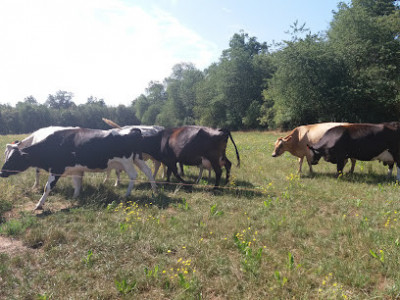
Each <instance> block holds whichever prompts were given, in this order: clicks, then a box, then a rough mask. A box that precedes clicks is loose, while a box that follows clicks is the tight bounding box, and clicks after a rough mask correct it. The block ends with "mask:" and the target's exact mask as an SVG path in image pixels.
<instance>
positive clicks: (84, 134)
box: [0, 120, 400, 209]
mask: <svg viewBox="0 0 400 300" xmlns="http://www.w3.org/2000/svg"><path fill="white" fill-rule="evenodd" d="M105 121H106V123H108V124H109V125H111V126H112V127H114V128H113V129H110V130H100V129H88V128H81V127H59V126H57V127H56V126H51V127H46V128H42V129H39V130H37V131H35V132H34V133H32V134H31V135H30V136H28V137H27V138H25V139H24V140H22V141H20V142H19V141H16V142H14V143H13V144H7V146H6V150H5V163H4V165H3V167H2V169H1V172H0V177H8V176H10V175H14V174H18V173H20V172H23V171H25V170H26V169H28V168H29V167H35V168H36V170H37V171H36V178H35V184H34V187H37V186H38V184H39V172H40V171H39V170H40V169H42V170H45V171H47V172H49V177H48V181H47V183H46V185H45V188H44V193H43V195H42V197H41V198H40V200H39V202H38V203H37V205H36V209H42V208H43V205H44V203H45V200H46V198H47V197H48V195H49V193H50V191H51V190H52V189H53V188H54V186H55V185H56V183H57V181H58V180H59V178H60V177H61V176H71V177H72V179H73V185H74V197H77V196H78V195H79V193H80V189H81V186H82V178H83V175H84V173H85V172H107V177H106V179H105V180H107V178H108V175H109V173H110V171H111V170H113V169H114V170H116V173H117V182H116V185H117V184H118V183H119V173H120V172H121V171H125V172H126V173H127V174H128V176H129V179H130V181H129V185H128V188H127V191H126V195H127V196H129V195H130V193H131V190H132V188H133V185H134V181H135V179H136V177H137V171H136V169H135V166H136V167H138V168H139V169H140V170H141V171H142V172H143V173H144V174H145V175H146V176H147V178H148V179H149V182H150V184H151V187H152V189H153V191H156V190H157V187H156V184H155V180H154V178H155V176H156V174H157V171H158V169H159V168H160V166H161V165H162V164H163V165H164V168H166V170H167V172H166V176H167V181H169V180H170V176H171V173H173V174H174V175H175V177H176V178H177V179H178V180H179V181H180V182H182V183H186V181H185V180H184V179H183V178H182V176H181V175H183V165H194V166H198V167H199V168H200V173H199V177H198V179H197V180H196V182H198V181H199V179H200V178H201V176H202V171H203V168H206V169H208V170H210V171H211V170H213V171H214V172H215V187H218V186H219V184H220V180H221V175H222V168H223V167H224V168H225V170H226V182H228V181H229V176H230V169H231V165H232V163H231V162H230V161H229V159H228V158H227V157H226V147H227V142H228V139H229V138H230V140H231V141H232V143H233V146H234V148H235V151H236V157H237V161H238V165H239V164H240V157H239V152H238V150H237V147H236V144H235V142H234V140H233V138H232V135H231V133H230V131H229V130H226V129H213V128H209V127H203V126H182V127H178V128H164V127H161V126H124V127H119V126H118V125H116V124H115V123H113V122H112V121H109V120H105ZM285 151H288V152H290V153H291V154H292V155H294V156H297V157H298V158H299V169H298V171H299V173H301V169H302V163H303V159H304V157H306V159H307V162H308V165H309V168H310V172H312V171H313V170H312V165H315V164H317V163H318V161H319V160H320V158H321V157H323V158H324V159H325V160H326V161H328V162H331V163H334V164H336V165H337V175H340V174H342V173H343V168H344V165H345V164H346V162H347V160H348V159H350V160H351V162H352V165H351V170H350V172H353V171H354V166H355V163H356V160H363V161H369V160H375V159H376V160H380V161H382V162H383V163H384V164H387V165H388V166H389V171H388V175H391V174H392V170H393V166H394V163H396V165H397V168H398V170H397V171H398V172H397V180H400V170H399V163H400V122H390V123H381V124H352V123H319V124H311V125H303V126H299V127H296V128H295V129H293V130H292V131H291V132H290V133H289V134H288V135H287V136H286V137H281V138H278V139H277V141H276V142H275V147H274V151H273V153H272V156H273V157H278V156H280V155H282V154H283V153H284V152H285ZM146 159H152V160H153V161H154V173H152V172H151V170H150V168H149V167H148V165H147V164H146V163H145V162H144V160H146ZM177 165H179V166H180V169H181V173H179V172H178V167H177Z"/></svg>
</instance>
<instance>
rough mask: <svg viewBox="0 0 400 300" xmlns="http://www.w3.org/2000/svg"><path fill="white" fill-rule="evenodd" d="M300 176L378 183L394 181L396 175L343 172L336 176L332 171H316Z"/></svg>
mask: <svg viewBox="0 0 400 300" xmlns="http://www.w3.org/2000/svg"><path fill="white" fill-rule="evenodd" d="M301 178H304V179H313V178H334V179H337V180H342V181H346V182H354V183H367V184H379V183H388V182H396V177H395V176H391V177H388V176H387V175H386V174H376V173H361V174H360V173H348V172H347V173H346V172H345V173H344V174H343V175H342V176H339V177H337V176H336V173H332V172H318V173H315V172H314V173H312V174H310V173H308V174H302V175H301Z"/></svg>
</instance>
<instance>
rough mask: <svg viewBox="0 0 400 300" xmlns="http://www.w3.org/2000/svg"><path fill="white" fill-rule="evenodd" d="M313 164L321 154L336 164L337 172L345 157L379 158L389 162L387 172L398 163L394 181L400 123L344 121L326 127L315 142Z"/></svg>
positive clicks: (399, 156) (398, 160)
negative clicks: (324, 131)
mask: <svg viewBox="0 0 400 300" xmlns="http://www.w3.org/2000/svg"><path fill="white" fill-rule="evenodd" d="M309 149H310V150H311V151H312V153H313V158H312V163H313V164H316V163H318V161H319V159H320V158H321V157H323V158H324V159H325V160H326V161H328V162H331V163H334V164H336V165H337V175H340V174H341V173H343V167H344V164H345V161H346V159H347V158H353V159H357V160H363V161H370V160H379V161H382V162H383V163H384V164H388V165H389V174H391V169H392V168H393V165H394V163H396V165H397V180H400V168H399V164H400V123H399V122H391V123H382V124H369V123H360V124H345V125H341V126H337V127H334V128H331V129H329V130H328V131H327V132H326V133H325V134H324V135H323V136H322V138H321V139H320V140H319V141H318V142H317V143H316V144H314V145H309Z"/></svg>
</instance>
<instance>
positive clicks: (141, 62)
mask: <svg viewBox="0 0 400 300" xmlns="http://www.w3.org/2000/svg"><path fill="white" fill-rule="evenodd" d="M0 30H1V31H0V41H1V45H2V46H1V47H0V66H1V69H0V82H1V87H0V103H5V102H9V103H12V104H14V103H15V102H17V101H21V100H23V98H24V97H26V96H29V95H33V96H34V97H35V98H37V99H38V100H39V102H44V101H45V99H46V98H47V96H48V94H50V93H55V92H56V91H57V90H59V89H61V90H66V91H69V92H73V93H74V94H75V98H74V101H75V102H76V103H83V102H85V101H86V99H87V97H89V96H90V95H93V96H96V97H98V98H104V99H105V101H106V102H107V103H108V104H112V105H117V104H120V103H123V104H129V103H130V101H131V100H132V99H133V98H135V97H136V96H138V95H139V94H140V93H142V92H144V89H145V87H147V84H148V83H149V82H150V81H151V80H162V79H164V78H165V77H166V76H168V75H170V73H171V71H172V66H173V65H174V64H176V63H179V62H183V61H185V62H186V61H190V62H193V63H194V64H195V65H196V66H197V67H198V68H205V67H207V66H208V65H209V64H210V63H211V62H213V61H215V60H216V59H217V56H218V55H219V53H217V51H218V49H217V46H216V45H214V44H212V43H210V42H208V41H206V40H205V39H203V38H202V37H200V36H199V35H198V34H196V33H195V32H193V31H191V30H190V29H188V28H185V27H184V26H183V25H182V24H181V23H180V22H179V21H178V20H176V19H175V18H173V17H172V16H171V15H169V14H167V13H165V12H163V11H161V10H160V9H157V8H153V9H152V10H151V11H144V10H143V9H142V8H140V7H138V6H134V5H127V4H125V3H124V2H122V1H118V0H93V1H88V0H85V1H79V0H67V1H64V0H52V1H46V0H35V1H31V0H2V1H1V2H0Z"/></svg>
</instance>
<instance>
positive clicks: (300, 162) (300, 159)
mask: <svg viewBox="0 0 400 300" xmlns="http://www.w3.org/2000/svg"><path fill="white" fill-rule="evenodd" d="M303 159H304V156H303V157H299V170H298V171H297V173H299V174H301V167H302V165H303Z"/></svg>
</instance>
